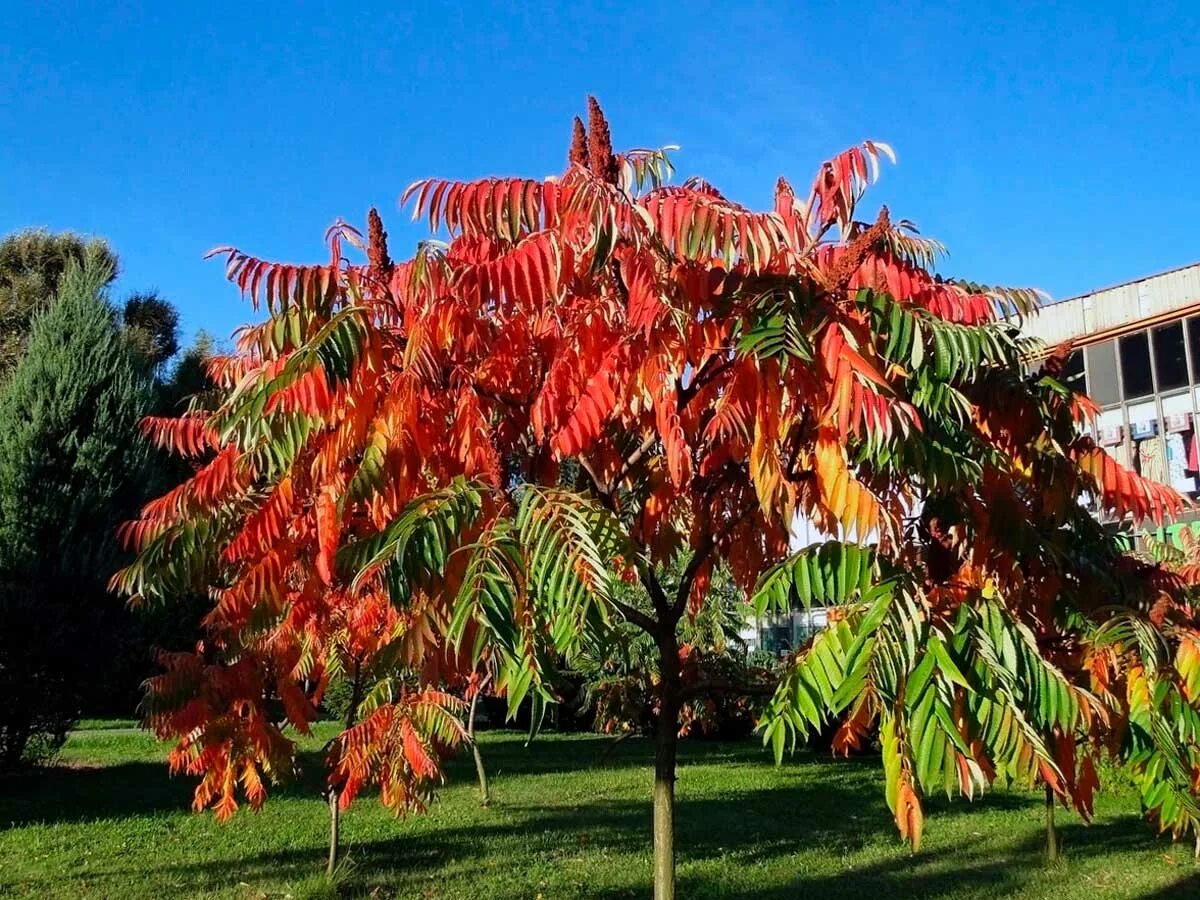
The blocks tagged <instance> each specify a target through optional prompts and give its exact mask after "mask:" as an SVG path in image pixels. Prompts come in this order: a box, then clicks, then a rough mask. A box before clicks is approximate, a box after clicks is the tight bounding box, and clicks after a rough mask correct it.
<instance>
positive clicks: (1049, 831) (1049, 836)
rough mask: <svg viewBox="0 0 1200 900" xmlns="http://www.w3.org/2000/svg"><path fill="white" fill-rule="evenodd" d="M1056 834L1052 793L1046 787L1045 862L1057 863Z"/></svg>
mask: <svg viewBox="0 0 1200 900" xmlns="http://www.w3.org/2000/svg"><path fill="white" fill-rule="evenodd" d="M1058 854H1059V846H1058V832H1057V831H1056V830H1055V828H1054V791H1052V790H1051V789H1050V785H1046V862H1048V863H1055V862H1058Z"/></svg>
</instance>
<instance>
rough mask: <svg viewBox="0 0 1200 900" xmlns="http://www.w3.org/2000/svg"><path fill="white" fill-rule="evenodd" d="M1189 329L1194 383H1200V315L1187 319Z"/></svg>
mask: <svg viewBox="0 0 1200 900" xmlns="http://www.w3.org/2000/svg"><path fill="white" fill-rule="evenodd" d="M1187 331H1188V340H1189V341H1191V343H1192V383H1193V384H1200V316H1192V317H1191V318H1190V319H1188V320H1187Z"/></svg>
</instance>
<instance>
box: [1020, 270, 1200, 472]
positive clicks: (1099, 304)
mask: <svg viewBox="0 0 1200 900" xmlns="http://www.w3.org/2000/svg"><path fill="white" fill-rule="evenodd" d="M1024 330H1025V332H1026V333H1027V334H1031V335H1034V336H1036V337H1039V338H1041V339H1042V340H1044V341H1045V342H1046V343H1047V344H1048V345H1050V346H1055V345H1058V344H1060V343H1062V342H1064V341H1071V343H1072V346H1073V347H1074V348H1076V349H1075V351H1074V352H1073V353H1072V354H1071V356H1070V359H1069V361H1068V366H1067V375H1066V377H1067V378H1068V379H1069V380H1070V381H1071V382H1073V383H1074V384H1075V385H1077V386H1079V387H1080V388H1082V389H1084V390H1086V392H1087V394H1088V395H1089V396H1090V397H1091V398H1092V399H1093V400H1094V401H1095V402H1096V403H1097V404H1098V405H1099V407H1100V415H1099V417H1098V419H1097V422H1096V425H1095V428H1094V436H1095V438H1096V440H1097V442H1098V443H1099V444H1100V446H1102V447H1103V448H1104V449H1105V450H1106V451H1107V452H1108V453H1110V454H1111V455H1112V456H1113V457H1115V458H1116V459H1117V460H1119V461H1120V462H1122V463H1124V464H1125V465H1127V466H1129V467H1130V468H1133V469H1135V470H1136V471H1138V472H1139V473H1140V474H1141V475H1143V476H1145V477H1147V478H1151V479H1153V480H1155V481H1159V482H1162V483H1164V484H1169V485H1171V486H1172V487H1174V488H1175V489H1176V490H1178V491H1180V492H1181V493H1184V494H1188V495H1191V496H1195V495H1196V494H1197V492H1198V490H1200V481H1198V478H1200V447H1198V446H1197V429H1196V422H1197V420H1198V419H1200V415H1198V414H1200V263H1197V264H1194V265H1190V266H1184V267H1182V268H1178V269H1172V270H1171V271H1168V272H1163V273H1161V274H1158V275H1150V276H1147V277H1145V278H1140V279H1138V280H1136V281H1130V282H1128V283H1126V284H1120V285H1116V286H1115V287H1109V288H1104V289H1103V290H1098V291H1093V292H1091V293H1088V294H1084V295H1082V296H1079V297H1072V298H1071V299H1069V300H1063V301H1061V302H1059V303H1054V304H1050V305H1048V306H1046V307H1044V308H1043V309H1042V310H1041V311H1040V312H1039V313H1038V314H1037V315H1035V316H1032V317H1030V319H1029V320H1028V321H1027V322H1026V323H1025V328H1024Z"/></svg>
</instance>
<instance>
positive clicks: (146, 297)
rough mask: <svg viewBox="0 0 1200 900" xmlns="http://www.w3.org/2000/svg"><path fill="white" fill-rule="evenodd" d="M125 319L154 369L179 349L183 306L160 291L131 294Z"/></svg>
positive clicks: (127, 330) (131, 336) (132, 338)
mask: <svg viewBox="0 0 1200 900" xmlns="http://www.w3.org/2000/svg"><path fill="white" fill-rule="evenodd" d="M121 322H122V324H123V325H124V329H125V335H126V337H128V338H129V340H130V341H131V342H132V343H133V345H134V347H136V348H137V350H138V352H139V353H141V355H142V356H143V357H144V358H145V359H146V361H147V362H148V363H149V364H150V365H151V366H152V367H153V368H154V369H156V370H157V369H159V368H161V367H162V366H163V365H164V364H165V363H166V361H167V360H169V359H170V358H171V357H172V356H174V355H175V354H176V353H177V352H179V310H177V309H176V308H175V307H174V306H172V305H171V303H170V301H168V300H165V299H163V298H162V297H161V296H160V295H159V294H158V293H157V292H156V291H145V292H141V293H135V294H131V295H130V296H129V298H128V299H126V301H125V307H124V309H123V311H122V313H121Z"/></svg>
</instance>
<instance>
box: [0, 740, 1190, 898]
mask: <svg viewBox="0 0 1200 900" xmlns="http://www.w3.org/2000/svg"><path fill="white" fill-rule="evenodd" d="M606 747H607V742H606V741H604V740H597V739H595V738H590V737H580V738H563V737H555V738H553V739H548V740H545V741H541V742H540V743H538V744H537V745H535V746H534V747H532V748H526V747H525V742H524V738H523V737H519V736H514V735H497V734H493V735H490V736H489V738H488V739H487V742H486V743H485V745H484V754H485V758H486V759H487V760H488V767H489V770H490V771H491V772H493V773H494V774H498V775H500V776H501V777H519V776H527V775H530V776H532V775H545V774H551V773H568V772H576V773H577V772H580V771H585V770H587V769H588V768H589V767H591V766H594V765H595V764H596V763H597V761H598V759H599V758H600V756H601V754H602V753H603V752H604V750H605V749H606ZM651 757H652V748H651V746H650V744H649V742H647V741H641V740H630V741H626V742H624V743H623V744H622V745H621V746H620V747H618V748H617V749H616V751H615V752H614V753H612V754H611V758H610V760H609V765H611V766H617V767H644V768H647V769H648V768H649V765H650V761H651ZM319 760H320V753H319V751H310V752H309V753H307V754H305V755H304V764H305V765H304V768H305V771H306V772H309V773H310V775H309V777H308V779H307V780H305V779H301V780H299V781H297V782H295V783H293V784H292V785H290V786H288V787H285V788H284V789H283V790H282V793H284V794H293V795H301V794H307V795H308V796H312V797H313V798H314V803H316V802H318V801H317V800H316V799H315V798H316V790H315V787H314V785H313V784H312V783H309V782H311V781H312V780H313V779H314V778H317V777H319V772H320V766H319ZM763 761H764V760H763V750H762V748H761V747H759V746H758V745H757V744H756V743H753V742H749V743H739V744H717V743H705V742H693V743H689V744H685V745H684V747H683V748H682V754H681V764H682V766H683V771H682V778H683V779H684V786H683V788H682V790H681V798H680V800H679V804H678V817H677V823H678V834H677V840H678V848H679V857H680V863H681V865H682V873H683V874H682V876H681V879H680V890H679V894H680V896H681V897H717V896H719V897H724V898H732V900H751V898H755V900H757V898H765V900H783V898H792V897H797V896H813V897H821V898H822V900H831V898H840V897H845V898H854V900H883V898H889V897H912V896H916V897H928V898H950V897H957V896H961V895H963V894H964V893H971V894H974V895H977V896H996V897H1004V896H1020V895H1021V891H1022V888H1023V886H1024V885H1027V884H1028V883H1029V881H1030V878H1031V875H1032V874H1033V873H1035V872H1036V871H1037V869H1038V868H1039V867H1040V858H1039V855H1040V850H1041V847H1040V843H1039V841H1040V836H1039V834H1038V833H1037V832H1036V831H1032V832H1031V833H1030V835H1029V837H1028V838H1027V839H1025V840H1021V841H1017V842H1015V843H1012V844H1009V845H1007V846H1005V847H1003V848H997V846H996V845H995V843H989V842H987V841H986V840H984V839H983V838H978V839H974V838H969V839H967V840H965V841H962V842H959V843H958V844H956V845H955V846H954V847H951V848H946V849H934V850H925V851H922V852H921V853H919V854H915V855H907V854H898V855H896V856H894V857H891V858H888V859H886V860H882V861H877V862H870V863H861V864H857V865H855V866H854V867H853V868H846V869H844V870H842V871H836V872H832V873H830V872H812V871H808V872H805V871H802V870H801V869H800V867H799V866H797V870H796V873H795V876H794V878H792V879H791V881H790V882H788V883H785V884H780V883H779V881H778V866H777V865H776V867H775V872H776V874H775V875H774V876H773V880H772V883H771V884H770V885H769V886H765V885H764V886H763V887H761V888H757V889H754V890H747V889H744V888H742V887H740V886H737V887H735V886H733V885H729V884H722V883H720V882H719V881H718V882H713V881H711V880H707V879H700V878H698V877H696V876H692V875H690V874H689V872H688V867H689V865H690V864H695V863H703V862H705V861H708V860H714V859H721V860H723V861H728V863H729V865H730V866H732V867H733V868H734V869H735V870H736V871H738V872H740V873H745V872H748V871H753V869H754V867H756V866H762V865H767V864H771V863H777V862H778V861H780V860H785V859H787V858H788V857H790V856H791V855H793V854H794V853H795V852H796V851H797V849H800V848H805V847H813V846H817V847H821V848H824V849H827V850H828V852H829V853H830V854H831V855H833V856H835V857H836V856H838V855H839V854H844V855H849V854H854V853H856V852H858V851H860V850H862V849H863V848H864V847H866V846H868V845H870V844H876V843H878V842H880V841H881V840H884V839H887V838H894V831H893V827H892V824H891V822H890V820H889V818H888V816H887V815H886V813H885V810H884V808H883V801H882V798H881V796H880V791H879V787H878V781H877V779H878V775H877V766H878V761H877V760H874V759H869V758H868V759H857V760H848V761H838V762H837V763H834V764H831V763H828V762H826V761H824V760H821V761H816V760H813V758H812V757H800V758H799V762H798V764H796V765H795V766H794V772H793V773H792V774H795V775H796V776H797V777H795V778H792V777H783V778H781V779H780V783H779V785H778V786H777V787H773V788H771V789H763V790H729V791H724V792H722V793H721V794H720V795H719V796H708V797H701V798H696V797H689V796H688V788H687V779H688V769H689V767H697V768H699V767H714V766H723V765H733V766H736V765H739V764H741V765H745V764H755V765H761V764H762V763H763ZM810 766H811V767H813V769H809V768H808V767H810ZM815 770H819V771H815ZM787 774H788V773H786V772H785V776H787ZM801 776H802V777H801ZM826 776H827V777H826ZM472 777H473V776H472V770H471V763H470V759H469V756H467V757H464V758H460V759H458V760H456V761H454V762H453V763H452V764H451V779H452V780H453V781H459V782H463V781H465V782H468V783H469V782H470V780H471V778H472ZM193 783H194V782H193V780H192V779H188V778H174V779H173V778H171V777H170V776H169V775H168V774H167V771H166V767H165V765H164V764H160V763H152V762H144V763H127V764H121V765H114V766H107V767H103V768H91V769H88V768H65V767H60V768H51V769H46V770H41V771H35V772H31V773H27V774H25V775H23V776H18V777H15V778H11V779H7V780H6V781H5V782H3V783H0V829H5V828H9V827H12V826H17V827H19V826H21V825H25V824H30V823H36V822H86V821H90V820H96V819H117V818H122V817H128V816H141V815H149V814H155V813H159V812H164V811H165V812H169V813H179V812H182V811H185V810H186V809H187V807H188V804H189V801H190V794H191V788H192V786H193ZM734 783H736V780H735V779H734V778H732V777H731V778H730V784H734ZM647 788H648V783H647ZM518 796H519V794H518V793H517V792H515V791H514V792H513V793H511V794H507V796H505V795H504V794H502V796H501V799H500V801H498V803H497V808H498V810H499V811H500V812H502V813H503V815H502V816H498V817H496V819H495V820H494V821H489V820H486V819H485V820H484V821H472V822H470V823H467V822H457V821H453V820H449V819H448V818H443V819H441V820H440V821H437V822H435V823H431V824H430V826H429V827H428V828H422V829H420V830H416V831H406V832H405V833H403V834H397V835H396V836H395V837H387V838H383V839H378V840H370V841H359V842H354V843H352V845H351V847H350V848H349V849H350V854H351V859H352V861H353V864H352V865H351V866H350V867H349V868H348V870H347V872H346V873H345V876H344V878H343V879H342V881H341V883H340V886H339V889H340V892H341V893H342V894H344V895H346V896H361V895H368V894H371V893H372V891H374V890H375V889H376V888H380V889H381V890H380V895H381V896H384V897H387V896H393V895H394V896H409V895H410V894H409V893H406V892H409V891H411V890H412V888H413V885H414V884H415V883H417V882H419V881H420V880H421V879H422V878H424V877H426V875H427V873H428V874H434V873H439V872H441V871H444V870H447V869H448V868H451V867H453V868H458V869H459V870H461V869H462V868H463V867H464V866H466V867H467V868H468V869H469V870H471V871H475V872H477V877H478V878H479V879H480V880H481V883H484V884H486V883H487V882H486V879H487V877H488V871H489V867H494V866H497V865H503V864H505V862H506V861H521V862H527V861H528V860H530V859H535V860H539V861H545V864H546V865H555V864H556V863H557V861H559V860H565V859H567V858H570V857H571V856H573V855H577V854H580V853H592V852H596V851H599V852H602V853H605V854H607V853H612V854H630V855H633V856H641V857H644V856H646V855H648V852H649V851H648V837H649V833H650V810H649V802H648V796H647V800H646V802H642V801H612V800H605V799H603V798H602V797H593V798H588V799H585V800H583V801H581V802H580V804H579V805H578V806H576V807H574V808H562V807H544V806H539V805H533V804H528V803H519V802H511V801H510V800H509V799H507V798H509V797H511V798H516V797H518ZM360 802H370V801H369V800H368V799H367V798H363V800H362V801H360ZM1038 805H1039V800H1038V799H1037V798H1035V797H1033V796H1028V797H1026V796H1024V795H1020V794H1013V793H996V794H988V795H987V796H985V797H984V798H983V799H982V800H980V801H978V802H977V804H976V806H977V807H982V808H987V809H991V810H1008V809H1032V808H1033V807H1035V806H1038ZM930 806H931V809H930V815H938V814H939V813H943V812H944V811H945V810H944V808H943V807H944V801H935V802H933V803H931V804H930ZM1060 834H1061V837H1062V840H1063V844H1064V847H1065V851H1066V853H1067V855H1068V858H1069V859H1070V860H1071V861H1086V860H1088V859H1094V858H1097V857H1104V856H1107V855H1110V854H1116V853H1121V852H1127V851H1133V850H1138V849H1145V848H1146V847H1147V845H1148V844H1149V843H1150V842H1151V840H1152V838H1151V837H1150V836H1149V835H1148V833H1147V831H1146V826H1145V824H1144V823H1143V822H1142V821H1141V820H1140V819H1139V818H1138V817H1137V816H1132V815H1131V816H1127V817H1122V818H1119V819H1116V820H1112V821H1107V822H1103V823H1100V824H1095V825H1092V826H1089V827H1084V826H1082V825H1077V824H1064V825H1063V826H1062V827H1061V829H1060ZM1189 850H1190V848H1186V849H1184V848H1180V849H1179V851H1178V854H1179V855H1180V857H1181V862H1184V861H1190V859H1189V857H1190V853H1189V852H1188V851H1189ZM319 857H320V848H319V847H315V846H309V847H300V848H294V849H293V848H280V849H278V850H273V851H271V852H266V853H258V854H250V853H238V854H237V855H236V856H230V857H229V858H218V859H208V860H205V861H203V862H195V863H187V864H175V865H173V864H172V861H171V860H169V859H162V860H161V861H160V864H159V866H158V869H159V872H160V873H162V874H163V875H164V876H165V878H166V880H167V881H168V882H169V883H171V884H172V885H174V886H177V887H180V888H182V891H181V892H182V893H185V894H188V895H195V894H199V893H202V892H203V890H204V889H205V888H211V887H212V886H214V885H220V884H225V885H228V884H229V883H231V882H236V881H238V880H241V881H246V882H248V883H251V884H253V883H255V882H262V881H265V882H272V883H278V882H279V881H281V880H283V881H287V880H289V879H294V880H296V881H303V880H306V879H310V878H311V877H312V875H313V874H314V872H315V871H317V870H318V867H319V863H320V858H319ZM140 874H144V869H142V868H140V867H139V866H138V865H137V864H135V862H134V861H132V860H128V861H126V860H122V859H120V858H117V859H115V860H113V861H111V862H110V863H108V864H105V865H104V866H103V867H102V868H98V869H97V870H96V871H94V872H90V873H87V877H88V878H89V879H92V880H94V882H95V883H96V884H98V885H104V884H105V883H108V884H113V885H115V884H117V883H119V882H120V881H122V880H125V881H128V880H130V879H135V878H137V877H138V876H139V875H140ZM637 879H638V880H637V882H636V884H635V885H634V886H632V887H628V886H627V887H622V888H608V889H605V888H603V887H600V886H596V888H595V890H588V891H587V892H586V896H589V897H597V898H599V900H618V898H633V897H644V896H645V895H646V894H647V893H648V891H649V880H648V879H649V871H648V867H647V871H646V872H645V873H642V872H638V873H637ZM44 884H45V887H46V888H47V891H48V892H49V890H50V889H51V888H53V887H55V886H56V883H55V882H54V881H53V879H52V878H51V877H49V876H47V878H46V879H45V882H44ZM451 896H452V895H451ZM1197 896H1200V876H1192V877H1190V878H1186V879H1184V880H1183V881H1181V882H1179V883H1177V884H1175V885H1172V886H1169V887H1166V888H1163V889H1160V890H1158V891H1157V892H1154V893H1152V894H1149V895H1147V896H1146V897H1145V898H1144V900H1182V898H1184V897H1197Z"/></svg>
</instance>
